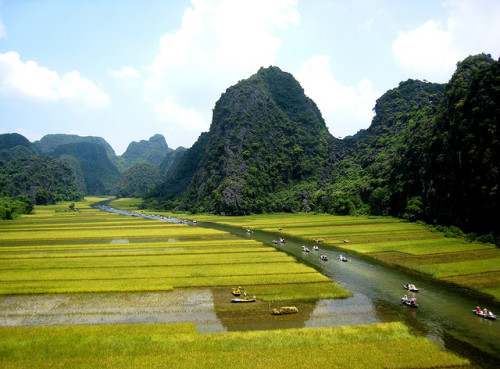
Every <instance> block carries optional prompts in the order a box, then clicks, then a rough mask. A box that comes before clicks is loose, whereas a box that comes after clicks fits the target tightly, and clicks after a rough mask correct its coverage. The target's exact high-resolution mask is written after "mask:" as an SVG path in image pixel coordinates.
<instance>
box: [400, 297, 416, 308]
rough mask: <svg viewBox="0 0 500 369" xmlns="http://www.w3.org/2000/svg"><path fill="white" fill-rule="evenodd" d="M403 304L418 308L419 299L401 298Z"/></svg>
mask: <svg viewBox="0 0 500 369" xmlns="http://www.w3.org/2000/svg"><path fill="white" fill-rule="evenodd" d="M401 303H402V304H403V305H406V306H410V307H414V308H418V304H417V299H416V298H415V297H412V298H411V299H408V298H404V297H401Z"/></svg>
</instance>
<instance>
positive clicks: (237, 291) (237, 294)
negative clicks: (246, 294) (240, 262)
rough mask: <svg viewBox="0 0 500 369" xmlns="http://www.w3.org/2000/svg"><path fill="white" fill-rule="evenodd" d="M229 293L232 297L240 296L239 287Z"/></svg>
mask: <svg viewBox="0 0 500 369" xmlns="http://www.w3.org/2000/svg"><path fill="white" fill-rule="evenodd" d="M231 293H232V294H233V295H234V296H240V295H241V287H238V288H233V290H232V291H231Z"/></svg>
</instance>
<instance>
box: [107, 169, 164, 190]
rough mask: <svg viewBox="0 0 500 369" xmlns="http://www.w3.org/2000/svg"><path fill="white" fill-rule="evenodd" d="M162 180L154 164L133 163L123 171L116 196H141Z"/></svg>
mask: <svg viewBox="0 0 500 369" xmlns="http://www.w3.org/2000/svg"><path fill="white" fill-rule="evenodd" d="M162 181H163V176H162V173H161V171H160V169H158V167H157V166H156V165H153V164H149V163H141V164H135V165H134V166H133V167H132V168H130V169H127V170H126V171H125V173H123V175H122V178H121V180H120V182H119V183H118V189H117V191H116V195H117V196H118V197H142V196H144V194H145V193H146V192H148V191H150V190H152V189H154V188H155V187H156V186H158V185H160V184H161V183H162Z"/></svg>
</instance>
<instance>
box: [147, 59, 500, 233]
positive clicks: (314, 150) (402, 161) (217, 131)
mask: <svg viewBox="0 0 500 369" xmlns="http://www.w3.org/2000/svg"><path fill="white" fill-rule="evenodd" d="M375 112H376V115H375V117H374V119H373V121H372V124H371V126H370V127H369V128H368V129H367V130H364V131H360V132H358V133H357V134H356V135H355V136H353V137H348V138H346V139H344V140H336V139H334V138H333V137H332V136H331V135H330V134H329V133H328V130H327V129H326V126H325V123H324V121H323V119H322V117H321V114H320V112H319V110H318V108H317V107H316V105H315V104H314V102H313V101H312V100H310V99H309V98H307V97H306V96H305V95H304V92H303V90H302V88H301V87H300V85H299V84H298V83H297V81H295V79H294V78H293V76H291V75H290V74H288V73H284V72H282V71H281V70H279V69H278V68H276V67H269V68H261V69H260V70H259V72H258V73H257V74H255V75H254V76H251V77H250V78H248V79H246V80H243V81H240V82H239V83H237V84H236V85H234V86H232V87H230V88H228V89H227V90H226V92H225V93H224V94H223V95H222V96H221V98H220V99H219V101H218V102H217V103H216V105H215V108H214V112H213V121H212V125H211V127H210V131H209V132H208V133H206V134H204V135H203V137H202V140H200V142H198V143H197V144H196V145H195V146H193V148H191V149H189V150H188V151H187V152H186V155H185V157H184V158H183V161H182V162H181V163H179V165H178V166H177V169H176V170H175V172H174V173H173V174H172V175H171V176H170V179H169V181H168V182H167V183H166V184H164V185H162V186H160V187H159V188H158V190H155V191H153V192H151V194H150V196H149V197H148V199H147V202H148V203H150V204H154V205H155V206H156V207H159V208H161V207H164V208H174V207H175V208H177V209H180V210H189V211H191V212H211V213H218V214H248V213H262V212H274V211H286V212H297V211H313V212H328V213H334V214H367V213H369V214H373V215H393V216H397V217H405V218H407V219H409V220H412V221H415V220H423V221H425V222H427V223H432V224H442V225H446V226H456V227H458V228H460V229H463V230H464V231H465V232H469V233H470V232H477V233H478V234H483V235H484V234H486V235H487V234H490V235H491V237H493V239H494V240H496V238H497V237H498V221H497V220H496V219H497V217H498V212H499V210H500V209H499V206H500V191H499V188H498V185H499V183H500V131H499V130H498V121H499V120H500V63H499V62H498V61H495V60H493V59H492V58H491V57H490V56H489V55H484V54H482V55H476V56H471V57H469V58H467V59H465V60H464V61H463V62H461V63H459V64H458V66H457V71H456V72H455V74H454V75H453V77H452V79H451V80H450V82H449V83H448V84H436V83H429V82H425V81H424V82H422V81H417V80H411V79H410V80H407V81H405V82H401V83H400V84H399V86H398V87H397V88H394V89H392V90H389V91H387V92H386V93H385V94H384V95H383V96H381V97H380V98H379V99H378V100H377V103H376V105H375ZM188 158H189V159H188Z"/></svg>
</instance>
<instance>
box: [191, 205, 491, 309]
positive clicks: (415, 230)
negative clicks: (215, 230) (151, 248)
mask: <svg viewBox="0 0 500 369" xmlns="http://www.w3.org/2000/svg"><path fill="white" fill-rule="evenodd" d="M184 216H187V215H184ZM191 217H193V216H191ZM196 219H198V220H200V221H206V222H216V223H221V224H228V225H233V226H239V227H243V228H250V229H253V230H257V229H258V230H263V231H269V232H279V233H280V234H281V235H282V236H283V237H289V236H293V237H299V238H301V239H303V240H304V242H309V244H312V243H313V240H317V239H320V240H322V244H323V245H324V246H328V245H330V246H335V247H338V248H341V249H343V250H345V251H346V252H349V251H352V252H355V253H360V254H364V255H367V256H370V257H373V258H375V259H378V260H381V261H383V262H385V263H388V264H393V265H397V266H400V267H405V268H410V269H413V270H415V271H418V272H420V273H424V274H428V275H430V276H432V277H435V278H438V279H441V280H444V281H447V282H451V283H455V284H458V285H460V286H462V287H466V288H469V289H472V290H476V291H479V292H481V293H485V294H488V295H490V296H492V297H494V298H495V299H497V300H498V299H500V249H498V248H497V247H495V246H494V245H488V244H483V243H472V242H467V241H465V240H462V239H457V238H447V237H445V236H444V235H443V234H442V233H440V232H431V231H430V230H429V229H427V228H426V227H424V226H422V225H419V224H415V223H408V222H405V221H402V220H398V219H394V218H382V217H381V218H371V217H350V216H333V215H323V214H272V215H255V216H245V217H221V216H212V215H203V216H201V215H196ZM280 227H281V228H282V230H280V231H278V228H280Z"/></svg>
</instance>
